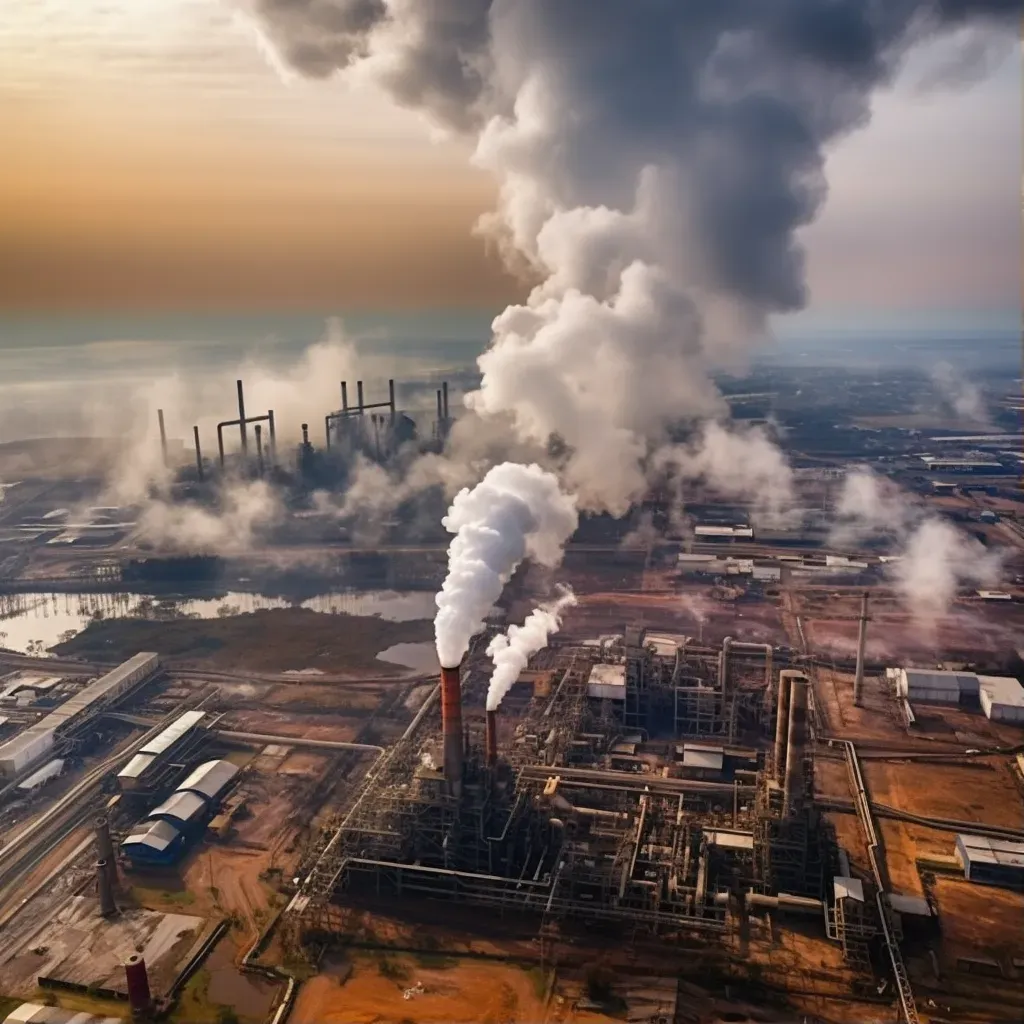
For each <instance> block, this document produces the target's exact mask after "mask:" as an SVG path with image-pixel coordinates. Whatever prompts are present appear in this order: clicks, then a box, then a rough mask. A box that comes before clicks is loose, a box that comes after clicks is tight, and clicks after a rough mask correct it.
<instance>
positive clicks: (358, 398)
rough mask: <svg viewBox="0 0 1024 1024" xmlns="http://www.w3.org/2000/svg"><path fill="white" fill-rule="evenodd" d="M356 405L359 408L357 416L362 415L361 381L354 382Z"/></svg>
mask: <svg viewBox="0 0 1024 1024" xmlns="http://www.w3.org/2000/svg"><path fill="white" fill-rule="evenodd" d="M356 404H357V405H358V406H359V415H360V416H362V415H363V405H364V402H363V382H362V381H361V380H357V381H356Z"/></svg>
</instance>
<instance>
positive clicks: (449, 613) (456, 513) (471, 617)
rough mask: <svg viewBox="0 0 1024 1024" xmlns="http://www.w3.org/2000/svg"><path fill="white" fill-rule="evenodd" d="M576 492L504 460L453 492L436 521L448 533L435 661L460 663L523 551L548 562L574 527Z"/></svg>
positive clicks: (540, 472) (541, 473)
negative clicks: (568, 492)
mask: <svg viewBox="0 0 1024 1024" xmlns="http://www.w3.org/2000/svg"><path fill="white" fill-rule="evenodd" d="M577 521H578V517H577V513H576V502H575V499H574V498H572V497H570V496H568V495H566V494H564V493H563V492H562V490H561V489H560V487H559V484H558V480H557V479H556V478H555V477H554V476H552V475H551V474H550V473H547V472H545V471H544V470H543V469H541V468H540V467H539V466H535V465H530V466H523V465H519V464H518V463H511V462H508V463H503V464H502V465H500V466H495V467H494V468H493V469H492V470H490V471H489V472H488V473H487V475H486V476H485V477H484V478H483V480H481V482H480V483H479V484H477V486H476V487H474V488H473V489H472V490H470V489H468V488H467V489H465V490H462V491H460V492H459V493H458V494H457V495H456V497H455V500H454V501H453V502H452V506H451V508H450V509H449V510H448V515H447V516H445V518H444V519H443V520H442V522H443V524H444V527H445V529H446V530H448V532H449V533H453V534H455V537H454V539H453V540H452V542H451V545H450V546H449V548H448V575H447V576H446V578H445V581H444V584H443V586H442V587H441V592H440V593H439V594H438V595H437V609H438V610H437V616H436V618H435V619H434V631H435V639H436V643H437V656H438V659H439V660H440V662H441V665H442V666H445V667H448V668H454V667H455V666H457V665H459V664H460V663H461V662H462V659H463V656H464V655H465V653H466V651H467V650H468V648H469V641H470V639H471V638H472V637H473V634H474V633H477V632H479V630H480V629H482V628H483V624H484V619H485V618H486V616H487V614H488V612H489V611H490V609H491V607H492V606H493V604H494V602H495V601H497V600H498V598H499V597H500V596H501V592H502V590H503V588H504V586H505V584H506V583H507V582H508V581H509V579H510V578H511V576H512V573H513V572H515V570H516V568H517V567H518V566H519V564H520V563H521V562H522V561H523V559H524V558H526V557H527V556H529V557H531V558H532V559H534V560H535V561H536V562H538V563H540V564H541V565H544V566H548V567H554V566H556V565H558V563H559V562H560V561H561V559H562V550H563V548H564V546H565V543H566V541H567V540H568V539H569V537H570V536H571V535H572V533H573V531H574V530H575V529H576V525H577Z"/></svg>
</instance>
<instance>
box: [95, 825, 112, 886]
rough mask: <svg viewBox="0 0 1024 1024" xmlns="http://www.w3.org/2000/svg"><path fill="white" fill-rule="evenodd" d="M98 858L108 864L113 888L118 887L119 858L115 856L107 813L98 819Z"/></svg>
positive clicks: (108, 873)
mask: <svg viewBox="0 0 1024 1024" xmlns="http://www.w3.org/2000/svg"><path fill="white" fill-rule="evenodd" d="M96 859H97V860H99V861H102V862H104V863H105V864H106V865H107V875H108V876H109V878H110V886H111V888H112V889H116V888H117V858H116V857H115V856H114V840H113V839H112V838H111V836H110V822H109V821H107V819H106V816H105V815H100V816H99V817H98V818H97V819H96Z"/></svg>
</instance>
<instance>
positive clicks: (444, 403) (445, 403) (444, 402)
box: [441, 380, 448, 423]
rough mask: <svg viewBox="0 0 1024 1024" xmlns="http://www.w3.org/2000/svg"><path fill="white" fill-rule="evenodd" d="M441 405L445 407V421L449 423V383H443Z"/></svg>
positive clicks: (444, 381)
mask: <svg viewBox="0 0 1024 1024" xmlns="http://www.w3.org/2000/svg"><path fill="white" fill-rule="evenodd" d="M441 404H442V406H443V413H444V415H443V419H444V421H445V423H447V422H448V381H446V380H443V381H441Z"/></svg>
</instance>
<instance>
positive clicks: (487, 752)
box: [484, 711, 498, 768]
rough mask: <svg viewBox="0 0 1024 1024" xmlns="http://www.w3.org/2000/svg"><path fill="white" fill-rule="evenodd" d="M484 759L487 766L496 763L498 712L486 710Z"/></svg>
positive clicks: (490, 766)
mask: <svg viewBox="0 0 1024 1024" xmlns="http://www.w3.org/2000/svg"><path fill="white" fill-rule="evenodd" d="M484 760H485V761H486V762H487V767H488V768H493V767H494V766H495V765H496V764H497V763H498V712H497V711H488V712H487V717H486V718H485V719H484Z"/></svg>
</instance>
